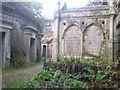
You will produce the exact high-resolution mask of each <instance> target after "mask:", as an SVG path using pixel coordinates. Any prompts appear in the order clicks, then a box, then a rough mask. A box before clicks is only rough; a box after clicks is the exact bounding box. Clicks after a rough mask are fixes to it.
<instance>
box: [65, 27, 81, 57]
mask: <svg viewBox="0 0 120 90" xmlns="http://www.w3.org/2000/svg"><path fill="white" fill-rule="evenodd" d="M64 39H65V42H64V45H65V49H64V50H65V55H74V56H80V50H81V45H80V44H81V36H80V30H79V29H78V27H77V26H71V27H70V28H69V29H68V30H67V32H66V34H65V38H64Z"/></svg>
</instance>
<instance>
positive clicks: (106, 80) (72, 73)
mask: <svg viewBox="0 0 120 90" xmlns="http://www.w3.org/2000/svg"><path fill="white" fill-rule="evenodd" d="M99 58H100V57H98V60H99ZM96 59H97V58H94V59H90V60H91V61H90V62H91V63H90V62H88V59H86V62H85V58H81V60H80V59H79V58H74V57H70V58H67V57H64V58H63V57H59V61H57V62H54V63H52V64H50V63H49V64H48V67H46V68H45V69H43V70H41V71H40V72H38V74H36V75H35V76H34V77H33V78H32V80H31V81H30V82H29V83H27V84H26V85H25V88H84V89H87V88H118V84H119V83H120V81H119V79H120V77H119V75H120V71H116V70H114V69H113V68H112V67H111V66H109V65H107V64H105V66H103V67H102V65H101V64H103V63H101V62H100V63H99V61H97V60H96ZM100 59H101V58H100ZM94 60H96V62H94ZM93 65H94V66H93Z"/></svg>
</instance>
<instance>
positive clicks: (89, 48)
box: [83, 24, 103, 56]
mask: <svg viewBox="0 0 120 90" xmlns="http://www.w3.org/2000/svg"><path fill="white" fill-rule="evenodd" d="M83 33H84V38H83V48H84V52H85V53H86V54H88V55H92V56H97V55H98V54H99V53H100V51H101V49H102V39H103V34H102V29H101V28H100V27H99V26H97V25H96V24H91V25H89V26H88V27H87V28H86V29H85V31H84V32H83Z"/></svg>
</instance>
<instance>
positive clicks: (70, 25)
mask: <svg viewBox="0 0 120 90" xmlns="http://www.w3.org/2000/svg"><path fill="white" fill-rule="evenodd" d="M72 26H76V27H77V28H78V30H80V27H79V25H77V24H75V23H74V24H71V25H69V26H68V27H67V28H66V29H65V30H64V33H63V36H62V39H64V37H65V34H66V32H67V31H68V30H69V28H71V27H72ZM80 32H81V31H80ZM81 33H82V32H81Z"/></svg>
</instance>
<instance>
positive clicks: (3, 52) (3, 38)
mask: <svg viewBox="0 0 120 90" xmlns="http://www.w3.org/2000/svg"><path fill="white" fill-rule="evenodd" d="M1 34H2V65H3V67H4V62H5V61H4V60H5V32H2V33H1Z"/></svg>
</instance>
